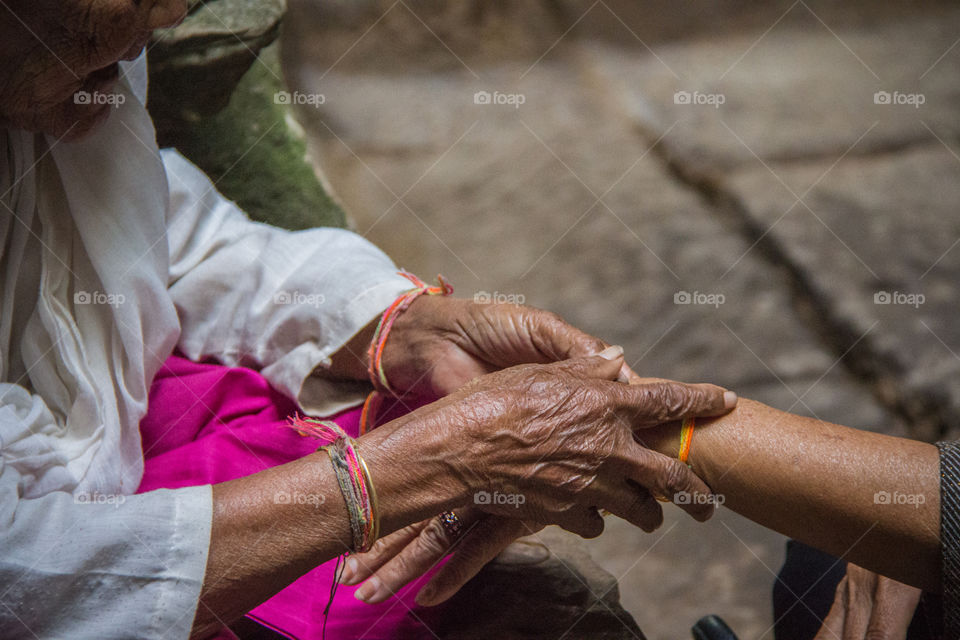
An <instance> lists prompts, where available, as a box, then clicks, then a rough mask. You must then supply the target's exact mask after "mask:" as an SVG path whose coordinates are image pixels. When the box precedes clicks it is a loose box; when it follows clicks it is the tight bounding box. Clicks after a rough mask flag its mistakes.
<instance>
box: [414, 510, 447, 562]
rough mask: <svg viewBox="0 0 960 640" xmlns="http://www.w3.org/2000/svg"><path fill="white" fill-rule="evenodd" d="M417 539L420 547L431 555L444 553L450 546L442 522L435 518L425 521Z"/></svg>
mask: <svg viewBox="0 0 960 640" xmlns="http://www.w3.org/2000/svg"><path fill="white" fill-rule="evenodd" d="M417 540H418V543H419V545H420V547H421V548H423V549H424V550H425V551H427V552H428V553H430V554H431V555H442V554H444V553H446V552H447V551H448V550H449V549H450V546H451V541H450V539H449V537H448V536H447V531H446V529H444V527H443V524H442V523H441V522H440V521H439V520H437V519H436V518H434V519H432V520H431V521H430V522H429V523H427V526H425V527H424V528H423V531H422V532H421V533H420V537H419V538H418V539H417Z"/></svg>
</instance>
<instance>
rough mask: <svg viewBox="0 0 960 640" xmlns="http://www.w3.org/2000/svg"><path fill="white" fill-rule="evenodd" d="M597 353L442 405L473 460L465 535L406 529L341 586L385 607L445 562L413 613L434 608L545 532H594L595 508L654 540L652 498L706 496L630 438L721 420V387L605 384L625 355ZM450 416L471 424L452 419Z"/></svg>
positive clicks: (483, 383) (506, 375)
mask: <svg viewBox="0 0 960 640" xmlns="http://www.w3.org/2000/svg"><path fill="white" fill-rule="evenodd" d="M604 355H605V356H606V357H607V358H610V359H607V358H604V357H601V356H597V357H591V358H580V359H576V360H571V361H567V362H562V363H558V364H553V365H546V366H544V365H539V366H537V365H527V366H519V367H514V368H512V369H508V370H506V371H503V372H501V373H498V374H493V375H488V376H484V377H482V378H480V379H478V380H477V381H475V382H473V383H471V384H469V385H467V386H466V387H464V388H463V389H461V390H460V391H457V392H456V393H454V394H453V395H451V396H449V397H448V398H447V400H445V401H442V402H440V403H437V405H444V406H445V407H448V408H443V409H440V410H439V413H438V414H437V417H439V416H444V417H445V418H446V419H447V420H451V425H452V426H453V428H455V429H458V430H459V431H462V432H463V434H464V435H465V438H461V439H460V440H459V441H461V442H463V441H466V442H468V443H469V444H467V446H466V449H465V451H466V453H465V454H464V455H461V456H458V462H461V463H463V462H467V461H469V462H468V463H467V464H463V465H462V466H463V468H464V469H466V470H467V471H466V473H465V474H464V475H463V481H464V483H465V484H466V485H467V486H468V487H469V488H470V489H472V490H474V491H475V493H474V500H473V502H474V504H473V505H472V506H470V507H467V508H464V509H459V510H458V514H459V517H460V520H461V524H462V529H461V531H460V532H459V533H458V534H454V533H453V532H451V531H450V530H448V529H447V528H446V527H444V526H443V524H442V523H441V522H440V520H439V519H437V518H433V519H431V520H425V521H423V522H420V523H418V524H414V525H411V526H409V527H405V528H403V529H401V530H399V531H397V532H395V533H393V534H392V535H390V536H387V537H386V538H384V539H382V540H380V541H379V542H378V543H377V544H376V545H374V548H373V549H372V550H371V551H370V552H369V553H366V554H359V555H356V556H354V557H352V558H351V559H350V560H348V562H347V565H346V569H345V574H344V576H343V581H344V582H345V583H346V584H356V583H358V582H360V581H362V580H367V582H366V583H365V584H364V585H363V586H362V587H360V589H359V590H358V597H360V598H361V599H363V600H365V601H367V602H371V603H376V602H381V601H383V600H385V599H387V598H388V597H390V596H391V595H392V594H394V593H396V592H397V591H398V590H399V589H400V588H401V587H403V586H404V585H405V584H407V583H408V582H410V581H412V580H414V579H416V578H418V577H420V576H421V575H423V574H424V573H425V572H427V571H428V570H430V569H431V568H432V567H434V566H435V565H436V564H437V563H438V562H439V561H440V560H441V559H443V558H444V557H445V556H446V555H448V554H450V553H452V554H453V557H452V558H451V559H450V561H449V562H448V563H447V564H446V565H444V567H443V568H442V569H441V570H440V571H439V572H438V573H437V574H436V575H434V576H433V578H431V580H430V582H429V583H428V584H427V586H426V587H424V588H423V590H422V591H421V592H420V593H419V594H418V596H417V601H418V602H419V603H420V604H423V605H434V604H439V603H440V602H443V601H444V600H446V599H447V598H449V597H450V596H452V595H453V594H454V593H456V592H457V590H459V588H460V587H461V586H463V584H464V583H466V582H467V581H468V580H469V579H470V578H472V577H473V576H474V575H475V574H476V573H477V572H478V571H479V570H480V569H481V568H482V567H483V566H484V565H485V564H486V563H487V562H489V561H490V560H491V559H492V558H493V557H495V556H496V555H497V554H498V553H499V552H500V551H501V550H502V549H503V548H504V547H506V546H507V545H508V544H510V543H511V542H513V541H514V540H515V539H516V538H518V537H520V536H523V535H528V534H531V533H535V532H537V531H539V530H540V529H541V528H542V527H543V523H548V522H553V523H558V524H561V525H562V526H564V527H565V528H567V529H570V530H571V531H575V532H577V533H580V534H581V535H584V536H588V537H590V536H594V535H598V534H599V533H600V532H601V531H602V530H603V519H602V518H600V517H599V515H598V513H597V511H596V507H603V508H606V509H608V510H610V511H611V512H613V513H615V514H617V515H619V516H621V517H623V518H625V519H627V520H629V521H630V522H632V523H634V524H636V525H637V526H640V527H642V528H643V529H645V530H647V531H650V530H652V529H654V528H655V527H657V526H658V525H659V524H660V522H661V519H662V512H661V509H660V505H659V504H657V502H656V500H655V499H654V498H653V496H654V495H657V496H672V495H674V494H675V493H677V492H679V491H688V492H691V493H693V492H697V493H701V494H705V493H708V492H709V489H708V488H707V487H706V485H704V484H703V483H702V482H701V481H700V480H699V479H698V478H697V477H696V476H694V475H693V474H692V473H691V472H690V471H689V469H687V467H686V466H684V465H682V464H680V463H679V462H678V461H676V460H674V459H672V458H667V457H666V456H662V455H660V454H657V453H654V452H652V451H650V450H649V449H645V448H644V447H641V446H639V445H637V444H636V443H635V441H634V439H633V437H632V436H633V433H632V432H633V430H634V429H642V428H644V427H647V426H652V425H653V424H657V423H660V422H664V421H668V420H671V419H676V418H680V417H685V416H687V415H715V414H718V413H723V412H725V411H726V410H727V409H729V408H730V406H729V405H728V403H726V402H725V401H724V392H723V390H722V389H720V388H719V387H714V386H712V385H683V384H680V383H676V382H670V381H656V382H653V383H642V382H639V381H634V383H633V384H632V385H624V384H620V383H616V382H611V381H610V380H609V378H612V377H615V376H617V375H618V373H619V366H620V364H621V355H620V350H619V348H617V347H614V348H611V349H610V350H608V351H607V352H606V353H605V354H604ZM437 405H432V406H437ZM454 408H455V410H456V412H458V413H459V414H460V415H462V416H463V417H465V418H466V421H463V420H462V419H461V418H458V417H457V413H454V414H453V415H451V412H450V411H451V409H454ZM420 412H424V410H421V411H420ZM424 413H425V412H424ZM424 418H426V419H427V420H428V421H429V420H431V419H432V418H430V417H427V416H424ZM461 446H462V445H461ZM453 451H454V452H456V451H464V449H462V448H460V447H454V448H453ZM458 466H461V465H458ZM683 507H684V508H686V509H687V510H688V511H689V512H690V513H691V514H692V515H694V517H697V518H698V519H705V518H707V517H709V516H710V514H711V511H712V507H711V506H710V505H709V504H698V505H683Z"/></svg>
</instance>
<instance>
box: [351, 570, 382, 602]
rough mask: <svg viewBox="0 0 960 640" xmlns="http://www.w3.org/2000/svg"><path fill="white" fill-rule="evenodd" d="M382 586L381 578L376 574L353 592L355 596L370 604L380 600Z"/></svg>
mask: <svg viewBox="0 0 960 640" xmlns="http://www.w3.org/2000/svg"><path fill="white" fill-rule="evenodd" d="M380 586H381V584H380V578H378V577H376V576H374V577H372V578H370V579H369V580H367V581H366V582H364V583H363V584H362V585H360V586H359V587H358V588H357V590H356V591H354V592H353V597H354V598H356V599H357V600H360V601H361V602H367V603H369V604H375V603H377V602H380V600H379V599H377V596H378V595H379V591H380Z"/></svg>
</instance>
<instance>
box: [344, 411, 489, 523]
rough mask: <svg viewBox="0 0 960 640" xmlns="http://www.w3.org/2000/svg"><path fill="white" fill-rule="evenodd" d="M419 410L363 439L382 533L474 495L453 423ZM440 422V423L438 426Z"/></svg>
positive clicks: (360, 441)
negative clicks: (447, 425)
mask: <svg viewBox="0 0 960 640" xmlns="http://www.w3.org/2000/svg"><path fill="white" fill-rule="evenodd" d="M422 412H423V411H422V410H420V411H416V412H414V413H412V414H408V415H407V416H404V417H403V418H399V419H397V420H394V421H392V422H390V423H388V424H385V425H383V426H381V427H378V428H377V429H376V430H374V431H372V432H370V433H368V434H366V435H364V436H363V437H361V438H360V439H358V441H357V443H358V445H357V446H358V449H359V451H360V455H361V456H362V457H363V459H364V460H365V461H366V464H367V468H368V469H369V472H370V477H371V480H372V483H373V485H374V487H375V488H376V491H377V495H378V502H379V508H380V522H381V535H386V534H387V533H389V532H390V531H393V530H395V529H398V528H400V527H403V526H406V525H408V524H410V523H411V522H418V521H420V520H423V519H425V518H429V517H430V516H433V515H436V514H437V513H439V512H441V511H445V510H447V509H452V508H453V507H456V506H459V505H462V504H464V503H465V502H467V501H468V500H469V496H471V495H472V493H471V492H472V487H471V484H470V483H469V482H468V481H467V480H466V478H467V477H468V474H467V473H466V472H465V470H464V469H463V465H462V462H461V461H462V460H464V459H465V458H464V456H463V455H462V454H461V451H459V449H458V444H457V442H456V441H455V440H454V439H452V438H449V437H446V436H445V433H446V432H447V431H450V430H449V429H445V428H444V426H440V425H436V424H433V423H434V420H430V419H426V418H425V417H423V416H420V415H418V414H419V413H422ZM438 427H439V428H438Z"/></svg>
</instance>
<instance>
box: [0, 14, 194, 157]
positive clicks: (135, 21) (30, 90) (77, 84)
mask: <svg viewBox="0 0 960 640" xmlns="http://www.w3.org/2000/svg"><path fill="white" fill-rule="evenodd" d="M186 10H187V3H186V0H7V1H6V2H4V3H3V5H0V126H13V127H17V128H22V129H26V130H28V131H36V132H43V133H47V134H50V135H52V136H54V137H56V138H63V139H65V140H77V139H80V138H82V137H83V136H85V135H87V134H88V133H89V132H90V131H92V130H93V129H95V128H96V126H97V125H98V124H99V123H100V122H102V121H103V120H104V119H106V118H107V117H108V116H109V113H110V109H111V106H110V105H109V104H92V103H91V104H77V103H76V102H75V100H74V94H75V93H76V92H78V91H81V90H83V91H87V92H90V93H93V92H95V91H97V92H101V93H110V92H111V91H113V89H114V87H115V86H116V83H117V80H118V77H119V69H118V67H117V64H116V63H117V62H118V61H119V60H132V59H133V58H136V57H137V56H138V55H139V54H140V52H141V51H142V50H143V48H144V46H146V44H147V40H148V39H149V37H150V33H151V32H152V31H153V30H154V29H158V28H161V27H168V26H172V25H175V24H177V23H178V22H179V21H180V20H182V19H183V17H184V15H186Z"/></svg>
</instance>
